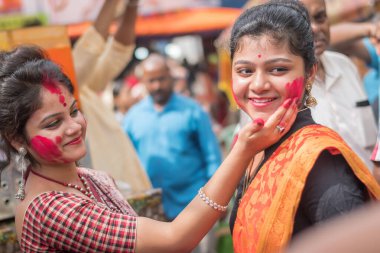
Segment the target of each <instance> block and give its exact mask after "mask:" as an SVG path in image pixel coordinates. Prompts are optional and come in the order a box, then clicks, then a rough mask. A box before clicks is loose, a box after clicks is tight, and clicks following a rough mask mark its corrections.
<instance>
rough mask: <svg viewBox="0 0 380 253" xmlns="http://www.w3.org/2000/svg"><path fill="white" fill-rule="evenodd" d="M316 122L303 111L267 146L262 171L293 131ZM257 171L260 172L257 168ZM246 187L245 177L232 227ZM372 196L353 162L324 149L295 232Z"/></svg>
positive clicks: (311, 176)
mask: <svg viewBox="0 0 380 253" xmlns="http://www.w3.org/2000/svg"><path fill="white" fill-rule="evenodd" d="M312 124H316V123H315V122H314V120H313V119H312V117H311V112H310V110H309V109H308V110H305V111H302V112H299V113H298V115H297V118H296V121H295V122H294V124H293V126H292V127H291V129H290V130H289V132H288V133H286V134H285V135H284V136H283V137H282V138H281V139H280V141H278V142H277V143H275V144H274V145H272V146H270V147H269V148H267V149H266V150H265V155H264V159H263V161H262V162H261V163H260V165H259V169H258V170H257V171H259V170H260V169H261V168H262V166H263V164H264V163H265V162H266V161H267V160H268V159H269V157H270V156H271V155H272V153H273V152H274V151H275V150H276V149H277V148H278V147H279V146H280V145H281V143H282V142H284V141H285V140H286V139H287V138H288V137H289V136H290V135H291V134H293V133H294V132H296V131H297V130H299V129H301V128H303V127H304V126H308V125H312ZM256 173H257V172H256ZM242 188H243V180H241V182H240V185H239V187H238V192H237V196H236V198H235V202H234V207H233V209H232V213H231V217H230V229H231V232H232V231H233V227H234V224H235V220H236V214H237V210H238V207H239V200H240V199H241V195H242ZM368 200H369V195H368V192H367V190H366V187H365V186H364V184H363V183H362V182H361V181H359V179H358V178H356V176H355V175H354V173H353V171H352V170H351V168H350V166H349V165H348V163H347V162H346V160H345V159H344V158H343V156H342V155H332V154H330V152H328V151H324V152H322V153H321V155H320V156H319V158H318V159H317V161H316V162H315V164H314V166H313V168H312V169H311V171H310V174H309V175H308V178H307V180H306V184H305V188H304V190H303V193H302V197H301V202H300V205H299V207H298V209H297V213H296V217H295V223H294V229H293V236H294V235H295V234H296V233H298V232H300V231H302V230H304V229H305V228H308V227H310V226H312V225H313V224H315V223H318V222H321V221H324V220H326V219H328V218H331V217H333V216H335V215H338V214H343V213H346V212H348V211H351V210H352V209H354V208H356V207H358V206H361V205H362V204H364V203H365V202H366V201H368Z"/></svg>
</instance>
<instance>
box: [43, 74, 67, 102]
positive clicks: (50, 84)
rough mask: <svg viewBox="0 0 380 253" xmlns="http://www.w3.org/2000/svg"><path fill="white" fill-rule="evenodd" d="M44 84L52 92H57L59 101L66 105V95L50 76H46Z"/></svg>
mask: <svg viewBox="0 0 380 253" xmlns="http://www.w3.org/2000/svg"><path fill="white" fill-rule="evenodd" d="M43 86H44V88H45V89H47V90H48V91H49V92H50V93H51V94H57V95H58V97H59V102H60V103H61V104H62V105H63V106H65V107H66V101H65V97H64V96H63V95H62V91H61V89H60V88H59V87H58V85H56V84H55V83H54V81H53V80H51V79H50V78H46V79H45V80H44V83H43Z"/></svg>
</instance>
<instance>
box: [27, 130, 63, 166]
mask: <svg viewBox="0 0 380 253" xmlns="http://www.w3.org/2000/svg"><path fill="white" fill-rule="evenodd" d="M57 141H58V140H57ZM30 144H31V147H32V148H33V150H34V151H36V153H37V154H38V155H39V156H40V157H41V158H43V159H45V160H46V161H49V162H53V161H57V160H59V158H60V157H61V155H62V153H61V151H60V150H59V149H58V147H57V145H56V144H55V143H54V142H53V141H52V140H50V139H48V138H46V137H43V136H39V135H38V136H35V137H34V138H33V139H31V141H30Z"/></svg>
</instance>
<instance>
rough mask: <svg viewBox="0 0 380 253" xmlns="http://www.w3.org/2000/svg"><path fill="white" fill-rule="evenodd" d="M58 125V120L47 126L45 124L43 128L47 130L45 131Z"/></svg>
mask: <svg viewBox="0 0 380 253" xmlns="http://www.w3.org/2000/svg"><path fill="white" fill-rule="evenodd" d="M59 123H60V120H58V119H57V120H54V121H52V122H50V123H49V124H47V125H46V126H45V128H47V129H51V128H55V127H57V126H58V124H59Z"/></svg>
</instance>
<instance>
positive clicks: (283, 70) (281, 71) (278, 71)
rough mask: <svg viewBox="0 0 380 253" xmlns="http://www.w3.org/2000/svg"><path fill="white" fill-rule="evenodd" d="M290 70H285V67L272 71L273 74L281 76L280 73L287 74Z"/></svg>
mask: <svg viewBox="0 0 380 253" xmlns="http://www.w3.org/2000/svg"><path fill="white" fill-rule="evenodd" d="M287 70H288V69H287V68H284V67H276V68H272V69H271V71H270V72H271V73H275V74H279V73H284V72H286V71H287Z"/></svg>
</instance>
